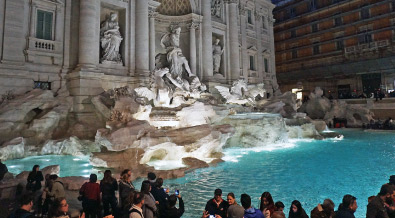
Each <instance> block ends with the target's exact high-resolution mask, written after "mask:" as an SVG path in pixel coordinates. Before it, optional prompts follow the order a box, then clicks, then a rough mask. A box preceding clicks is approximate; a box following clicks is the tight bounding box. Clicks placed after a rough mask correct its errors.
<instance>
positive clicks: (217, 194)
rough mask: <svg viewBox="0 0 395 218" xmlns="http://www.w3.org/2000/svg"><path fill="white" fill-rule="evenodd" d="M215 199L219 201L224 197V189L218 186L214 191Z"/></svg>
mask: <svg viewBox="0 0 395 218" xmlns="http://www.w3.org/2000/svg"><path fill="white" fill-rule="evenodd" d="M214 199H215V200H216V201H217V202H218V201H220V200H221V199H222V190H221V189H219V188H217V189H215V191H214Z"/></svg>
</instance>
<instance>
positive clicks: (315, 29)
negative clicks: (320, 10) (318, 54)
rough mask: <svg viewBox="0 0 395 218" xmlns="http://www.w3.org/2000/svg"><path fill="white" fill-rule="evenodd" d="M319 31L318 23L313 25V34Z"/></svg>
mask: <svg viewBox="0 0 395 218" xmlns="http://www.w3.org/2000/svg"><path fill="white" fill-rule="evenodd" d="M317 31H318V23H314V24H312V25H311V32H313V33H315V32H317Z"/></svg>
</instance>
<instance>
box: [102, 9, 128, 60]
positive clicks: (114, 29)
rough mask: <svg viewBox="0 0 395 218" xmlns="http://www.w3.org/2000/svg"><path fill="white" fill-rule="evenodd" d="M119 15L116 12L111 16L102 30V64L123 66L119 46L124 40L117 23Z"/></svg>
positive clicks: (103, 24)
mask: <svg viewBox="0 0 395 218" xmlns="http://www.w3.org/2000/svg"><path fill="white" fill-rule="evenodd" d="M117 18H118V15H117V14H116V13H114V12H112V13H111V14H110V16H109V17H108V18H107V20H106V21H104V22H103V23H102V25H101V28H100V42H101V47H102V49H103V52H102V58H101V62H102V63H105V62H113V63H117V64H122V59H121V54H119V46H120V45H121V42H122V40H123V38H122V36H121V33H120V32H119V25H118V21H117Z"/></svg>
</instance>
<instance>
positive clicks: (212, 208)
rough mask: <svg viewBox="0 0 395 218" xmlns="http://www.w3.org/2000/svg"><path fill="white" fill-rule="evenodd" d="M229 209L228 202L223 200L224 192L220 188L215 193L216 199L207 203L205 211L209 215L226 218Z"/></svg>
mask: <svg viewBox="0 0 395 218" xmlns="http://www.w3.org/2000/svg"><path fill="white" fill-rule="evenodd" d="M228 207H229V204H228V202H227V201H225V200H224V199H222V190H221V189H219V188H218V189H215V191H214V198H212V199H210V200H209V201H208V202H207V204H206V208H205V210H206V211H207V214H209V215H213V216H216V215H219V216H220V217H222V218H226V214H227V210H228Z"/></svg>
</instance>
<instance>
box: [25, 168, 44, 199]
mask: <svg viewBox="0 0 395 218" xmlns="http://www.w3.org/2000/svg"><path fill="white" fill-rule="evenodd" d="M42 181H44V177H43V174H42V173H41V171H40V166H39V165H34V166H33V170H32V171H31V172H30V173H29V176H28V177H27V185H26V190H29V191H31V192H33V193H34V192H36V191H38V190H40V189H41V187H42V186H41V182H42Z"/></svg>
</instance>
